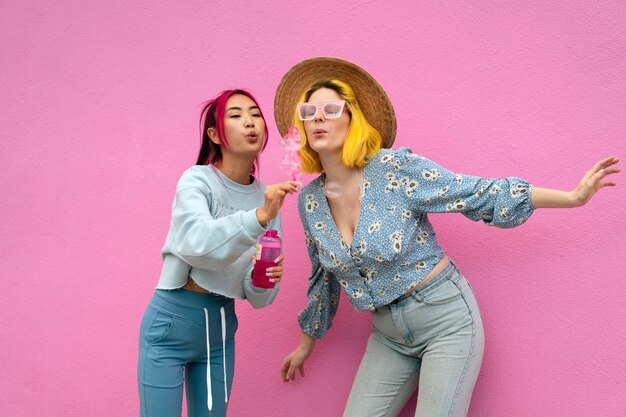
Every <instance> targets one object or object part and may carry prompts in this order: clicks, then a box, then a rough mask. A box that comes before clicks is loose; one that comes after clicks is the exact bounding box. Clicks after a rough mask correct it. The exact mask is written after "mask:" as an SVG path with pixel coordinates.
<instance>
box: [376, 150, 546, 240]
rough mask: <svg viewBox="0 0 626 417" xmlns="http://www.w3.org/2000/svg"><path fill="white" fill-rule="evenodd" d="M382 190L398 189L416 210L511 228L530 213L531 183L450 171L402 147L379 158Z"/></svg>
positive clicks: (388, 191)
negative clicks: (382, 171) (383, 167)
mask: <svg viewBox="0 0 626 417" xmlns="http://www.w3.org/2000/svg"><path fill="white" fill-rule="evenodd" d="M382 162H383V164H386V165H387V169H386V170H384V172H385V177H386V180H387V184H386V188H385V192H386V193H391V192H393V193H397V192H401V193H404V194H405V197H406V198H408V200H409V202H410V205H411V207H413V208H414V209H415V210H418V211H422V212H429V213H448V212H455V213H462V214H463V215H464V216H466V217H467V218H469V219H471V220H473V221H479V220H482V221H483V222H485V223H486V224H488V225H490V226H496V227H500V228H510V227H515V226H518V225H520V224H523V223H524V222H526V220H528V218H529V217H530V216H531V214H532V213H533V210H534V207H533V206H532V203H531V200H530V194H531V187H532V186H531V185H530V184H529V183H528V182H526V181H525V180H523V179H521V178H517V177H507V178H502V179H497V178H481V177H476V176H471V175H464V174H455V173H454V172H452V171H449V170H447V169H446V168H444V167H442V166H440V165H438V164H436V163H434V162H432V161H430V160H428V159H426V158H424V157H421V156H418V155H415V154H413V153H412V152H411V150H410V149H409V148H401V149H398V150H396V151H395V152H394V153H388V154H386V155H384V156H383V157H382Z"/></svg>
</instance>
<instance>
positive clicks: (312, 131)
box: [303, 88, 350, 154]
mask: <svg viewBox="0 0 626 417" xmlns="http://www.w3.org/2000/svg"><path fill="white" fill-rule="evenodd" d="M341 99H342V98H341V96H339V94H337V92H336V91H335V90H332V89H330V88H320V89H319V90H316V91H315V92H314V93H313V94H311V98H309V101H308V102H309V103H314V104H324V103H326V102H328V101H335V100H341ZM303 123H304V130H305V131H306V137H307V141H308V143H309V146H310V147H311V149H313V150H314V151H315V152H317V153H319V154H321V153H341V150H342V147H343V143H344V142H345V140H346V135H347V134H348V130H349V128H350V112H348V109H347V108H344V109H343V112H342V113H341V116H339V117H338V118H337V119H326V118H325V117H324V113H323V112H322V109H321V108H320V109H318V110H317V113H316V114H315V118H314V119H313V120H305V121H304V122H303Z"/></svg>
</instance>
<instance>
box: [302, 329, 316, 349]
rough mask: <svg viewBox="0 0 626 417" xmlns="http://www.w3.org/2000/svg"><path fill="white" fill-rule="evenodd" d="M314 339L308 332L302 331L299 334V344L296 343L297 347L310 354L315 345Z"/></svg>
mask: <svg viewBox="0 0 626 417" xmlns="http://www.w3.org/2000/svg"><path fill="white" fill-rule="evenodd" d="M315 341H316V339H315V338H314V337H313V336H311V335H310V334H307V333H304V332H302V336H300V344H299V345H298V348H299V349H302V350H303V351H305V352H307V353H308V354H311V352H313V348H314V347H315Z"/></svg>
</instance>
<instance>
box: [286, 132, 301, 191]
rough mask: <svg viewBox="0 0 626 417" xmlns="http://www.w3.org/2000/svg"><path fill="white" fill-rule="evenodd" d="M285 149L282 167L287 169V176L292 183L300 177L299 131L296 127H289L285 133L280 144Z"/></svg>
mask: <svg viewBox="0 0 626 417" xmlns="http://www.w3.org/2000/svg"><path fill="white" fill-rule="evenodd" d="M282 145H283V148H284V149H285V155H284V156H283V162H282V164H283V166H284V167H286V168H287V171H288V172H289V175H290V176H291V179H292V180H293V181H296V182H299V181H298V176H299V175H300V131H299V130H298V128H297V127H295V126H291V127H290V128H289V131H288V132H287V136H286V137H285V138H284V140H283V142H282Z"/></svg>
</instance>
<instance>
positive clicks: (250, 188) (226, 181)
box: [207, 164, 259, 193]
mask: <svg viewBox="0 0 626 417" xmlns="http://www.w3.org/2000/svg"><path fill="white" fill-rule="evenodd" d="M207 168H208V169H209V171H212V172H213V173H214V174H215V175H216V176H217V179H218V180H219V182H221V183H222V185H223V186H224V187H226V188H230V189H231V190H235V191H239V192H244V193H254V192H256V191H257V190H258V188H259V183H258V180H257V179H256V177H254V176H253V175H251V176H250V178H251V181H250V184H240V183H238V182H235V181H233V180H231V179H230V178H228V176H227V175H226V174H224V173H223V172H222V171H220V170H219V169H218V168H217V167H216V166H215V165H212V164H209V165H207Z"/></svg>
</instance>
